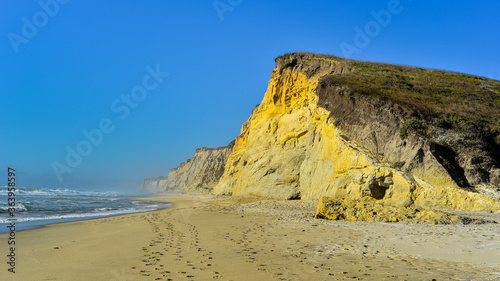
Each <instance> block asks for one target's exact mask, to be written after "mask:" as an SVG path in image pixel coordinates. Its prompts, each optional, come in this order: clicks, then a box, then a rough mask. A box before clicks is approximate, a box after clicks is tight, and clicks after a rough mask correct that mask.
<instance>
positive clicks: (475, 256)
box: [0, 194, 500, 281]
mask: <svg viewBox="0 0 500 281" xmlns="http://www.w3.org/2000/svg"><path fill="white" fill-rule="evenodd" d="M136 199H137V200H151V201H157V202H162V203H165V202H168V203H172V206H171V207H167V208H164V209H160V210H155V211H148V212H141V213H133V214H124V215H117V216H112V217H103V218H97V219H90V220H83V221H72V222H64V223H58V224H51V225H46V226H44V227H42V228H38V229H31V230H25V231H20V232H18V233H17V237H16V239H17V241H18V244H19V245H17V246H18V249H17V250H16V251H17V252H16V254H17V256H18V265H19V267H18V268H17V270H18V271H17V273H15V275H13V274H12V273H9V272H7V267H8V265H7V264H5V263H2V264H3V265H2V266H1V267H0V279H2V280H3V278H12V277H13V276H14V277H15V279H9V280H34V279H33V276H36V279H37V280H110V281H111V280H169V279H171V280H211V279H219V280H256V279H261V280H352V279H359V280H381V279H384V280H431V279H433V278H434V279H437V280H441V279H445V280H495V279H496V278H499V277H500V268H498V264H499V261H500V242H499V241H500V237H499V235H500V234H499V233H500V226H499V225H498V224H484V225H438V226H432V225H416V224H415V225H413V224H398V223H394V224H384V223H371V222H347V221H327V220H319V219H314V218H313V215H314V211H315V207H316V204H315V203H317V202H315V200H296V201H275V200H262V199H241V198H234V197H216V196H212V195H187V194H186V195H177V196H159V197H148V198H134V200H136ZM5 237H6V233H3V234H0V253H2V255H3V253H6V252H7V242H6V240H5ZM120 278H121V279H120ZM127 278H128V279H127Z"/></svg>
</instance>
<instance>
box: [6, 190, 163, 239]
mask: <svg viewBox="0 0 500 281" xmlns="http://www.w3.org/2000/svg"><path fill="white" fill-rule="evenodd" d="M15 194H16V196H15V198H16V206H15V208H16V213H15V219H17V222H16V231H19V230H26V229H32V228H36V227H39V226H42V225H46V224H53V223H59V222H65V221H76V220H84V219H90V218H98V217H105V216H114V215H121V214H129V213H137V212H145V211H153V210H157V209H161V208H166V207H168V206H169V204H167V203H158V202H153V201H140V200H130V198H137V197H141V196H144V195H140V194H135V195H134V194H120V193H118V192H106V191H105V192H101V191H88V190H74V189H58V188H33V187H16V192H15ZM7 198H8V191H7V187H6V186H2V187H0V233H4V232H9V231H10V230H9V229H8V228H7V225H9V223H8V220H7V219H9V218H12V217H10V216H9V213H8V208H9V206H8V202H7Z"/></svg>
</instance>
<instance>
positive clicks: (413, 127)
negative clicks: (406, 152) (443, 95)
mask: <svg viewBox="0 0 500 281" xmlns="http://www.w3.org/2000/svg"><path fill="white" fill-rule="evenodd" d="M424 130H425V125H424V122H423V121H422V120H418V119H409V120H406V121H405V122H404V123H403V125H402V126H401V128H399V136H400V137H401V139H403V140H404V139H405V138H406V137H407V136H408V135H410V134H414V133H423V132H424Z"/></svg>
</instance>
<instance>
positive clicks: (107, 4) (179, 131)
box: [0, 0, 500, 182]
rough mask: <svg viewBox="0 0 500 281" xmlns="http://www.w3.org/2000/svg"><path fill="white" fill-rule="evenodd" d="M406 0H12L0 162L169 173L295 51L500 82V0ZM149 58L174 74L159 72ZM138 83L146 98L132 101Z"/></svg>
mask: <svg viewBox="0 0 500 281" xmlns="http://www.w3.org/2000/svg"><path fill="white" fill-rule="evenodd" d="M397 2H398V1H394V0H391V1H385V0H384V1H326V0H325V1H292V0H287V1H257V0H253V1H250V0H220V1H212V0H206V1H196V0H195V1H165V0H149V1H132V0H123V1H102V0H100V1H97V0H86V1H76V0H71V1H68V0H64V1H63V0H59V2H56V1H55V0H41V1H40V2H38V1H32V0H31V1H28V0H25V1H6V0H3V1H1V2H0V4H1V9H0V19H1V25H0V35H1V36H2V39H1V40H0V59H1V64H0V90H1V101H0V120H1V121H0V135H1V137H0V171H1V170H5V169H6V168H7V166H8V165H12V166H14V167H16V168H17V169H18V170H20V171H23V172H25V173H28V174H31V175H41V174H45V175H48V176H50V177H52V178H53V179H57V177H56V173H55V172H54V167H53V163H54V162H58V163H60V164H61V165H65V166H66V167H67V168H68V169H71V172H68V170H64V169H63V170H60V172H61V171H66V172H63V173H62V175H61V177H62V178H63V180H66V179H68V178H73V179H74V178H77V179H89V178H111V179H113V178H121V179H130V180H131V181H133V182H138V181H140V180H142V179H143V178H146V177H157V176H161V175H163V176H166V175H167V174H168V171H169V170H170V169H171V168H173V167H176V166H177V165H178V164H179V163H180V162H182V161H185V160H186V159H187V158H190V157H191V156H192V155H193V154H194V150H195V149H196V148H198V147H201V146H208V147H217V146H223V145H226V144H227V143H229V142H230V141H231V140H232V139H234V137H236V136H237V135H238V133H239V130H240V128H241V124H242V123H243V122H244V121H245V120H246V119H247V118H248V116H249V114H250V111H251V109H252V108H253V107H254V106H255V105H256V104H258V103H259V102H260V101H261V99H262V97H263V95H264V92H265V91H266V87H267V82H268V80H269V77H270V72H271V69H272V68H273V67H274V58H275V57H277V56H279V55H281V54H284V53H287V52H297V51H307V52H317V53H326V54H334V55H338V56H342V57H345V56H346V55H348V56H349V57H351V58H354V59H359V60H369V61H378V62H389V63H397V64H406V65H412V66H420V67H428V68H439V69H445V70H452V71H458V72H465V73H470V74H475V75H480V76H485V77H490V78H493V79H499V77H500V69H499V68H500V67H499V66H500V56H499V55H498V50H500V36H499V35H500V34H499V31H500V2H498V1H423V0H413V1H409V0H400V1H399V4H398V3H397ZM39 3H46V4H42V5H40V4H39ZM214 3H215V4H216V6H217V8H218V9H219V10H218V11H217V9H216V8H215V7H214ZM42 6H43V7H42ZM382 10H385V11H387V12H382V13H379V12H380V11H382ZM372 11H374V12H376V13H377V14H379V15H380V18H379V21H380V23H376V24H374V22H372V21H374V20H375V21H376V19H375V17H374V15H373V13H372ZM387 14H389V15H390V20H389V19H388V18H387ZM356 27H358V28H359V30H364V31H363V32H368V33H370V35H369V36H368V35H366V34H365V35H366V36H368V38H369V40H370V41H369V42H366V40H365V41H363V40H362V38H361V37H360V36H359V35H358V36H357V35H356V34H357V31H356ZM367 28H368V31H366V29H367ZM356 36H357V37H356ZM356 40H357V41H356ZM342 44H343V45H342ZM347 45H350V46H352V47H355V48H356V50H357V51H356V52H353V53H351V54H348V53H346V52H345V50H344V51H343V50H342V48H341V46H347ZM148 66H149V67H151V69H153V70H152V71H153V72H154V71H156V70H155V69H156V68H159V70H160V72H168V73H169V75H168V77H162V76H159V77H158V76H157V77H156V78H157V80H155V79H154V77H152V76H151V75H150V74H149V73H150V72H151V70H150V71H149V72H148V70H146V68H147V67H148ZM148 75H149V76H148ZM143 80H146V84H145V85H146V87H148V88H149V89H151V90H146V91H147V93H146V95H143V93H142V92H141V89H145V88H144V86H143V83H144V81H143ZM158 81H161V82H160V83H158ZM153 86H154V87H153ZM141 87H142V88H141ZM132 91H135V93H136V94H137V95H138V96H137V97H138V98H139V99H140V101H136V102H134V101H133V100H132V101H129V103H126V101H124V100H122V95H125V96H126V95H130V94H131V92H132ZM141 95H142V96H141ZM115 100H116V101H115ZM113 104H114V106H115V108H114V109H113V108H112V107H113ZM131 104H132V105H133V106H136V107H135V108H132V105H131ZM124 106H125V107H126V108H127V109H124V108H123V107H124ZM126 110H127V111H128V115H126V114H125V111H126ZM120 117H122V118H120ZM102 120H104V122H105V123H106V122H107V124H105V126H104V127H106V128H107V129H108V131H110V130H111V129H110V128H109V127H112V128H114V130H113V131H111V132H109V133H103V136H102V139H99V138H97V139H94V142H95V143H97V144H92V143H90V141H89V142H88V143H86V144H87V145H88V144H89V143H90V144H91V145H92V147H91V149H92V151H91V152H90V153H88V155H85V156H83V157H81V159H80V160H79V161H77V160H75V159H72V161H73V162H72V165H73V166H74V167H70V166H68V165H67V164H68V163H67V160H66V157H67V154H68V150H67V147H68V146H69V147H70V148H71V149H73V150H75V151H76V149H77V146H78V144H79V143H80V142H82V141H85V140H87V138H86V137H85V136H84V134H83V133H82V130H87V131H91V130H93V129H100V122H101V121H102ZM87 141H88V140H87ZM85 149H87V150H85ZM81 151H83V152H88V151H89V150H88V147H85V144H83V145H82V147H81ZM77 153H78V152H77ZM70 158H71V157H70ZM70 160H71V159H70ZM77 162H79V163H77ZM59 168H61V166H59Z"/></svg>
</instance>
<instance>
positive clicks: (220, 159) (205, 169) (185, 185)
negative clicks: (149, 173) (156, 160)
mask: <svg viewBox="0 0 500 281" xmlns="http://www.w3.org/2000/svg"><path fill="white" fill-rule="evenodd" d="M233 145H234V142H231V143H230V144H229V145H228V146H223V147H218V148H206V147H202V148H198V149H197V150H196V152H195V154H194V156H193V158H190V159H188V160H187V161H186V162H183V163H181V164H180V165H179V166H178V167H177V168H174V169H172V170H170V173H169V174H168V176H167V177H158V178H154V179H145V180H144V181H143V183H142V186H141V189H142V190H147V191H150V192H155V193H160V192H180V193H183V192H209V191H211V190H212V189H213V187H214V186H215V185H216V184H217V183H218V182H219V179H220V177H221V176H222V174H223V173H224V167H225V165H226V162H227V158H228V156H229V154H230V153H231V151H232V148H233Z"/></svg>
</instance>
